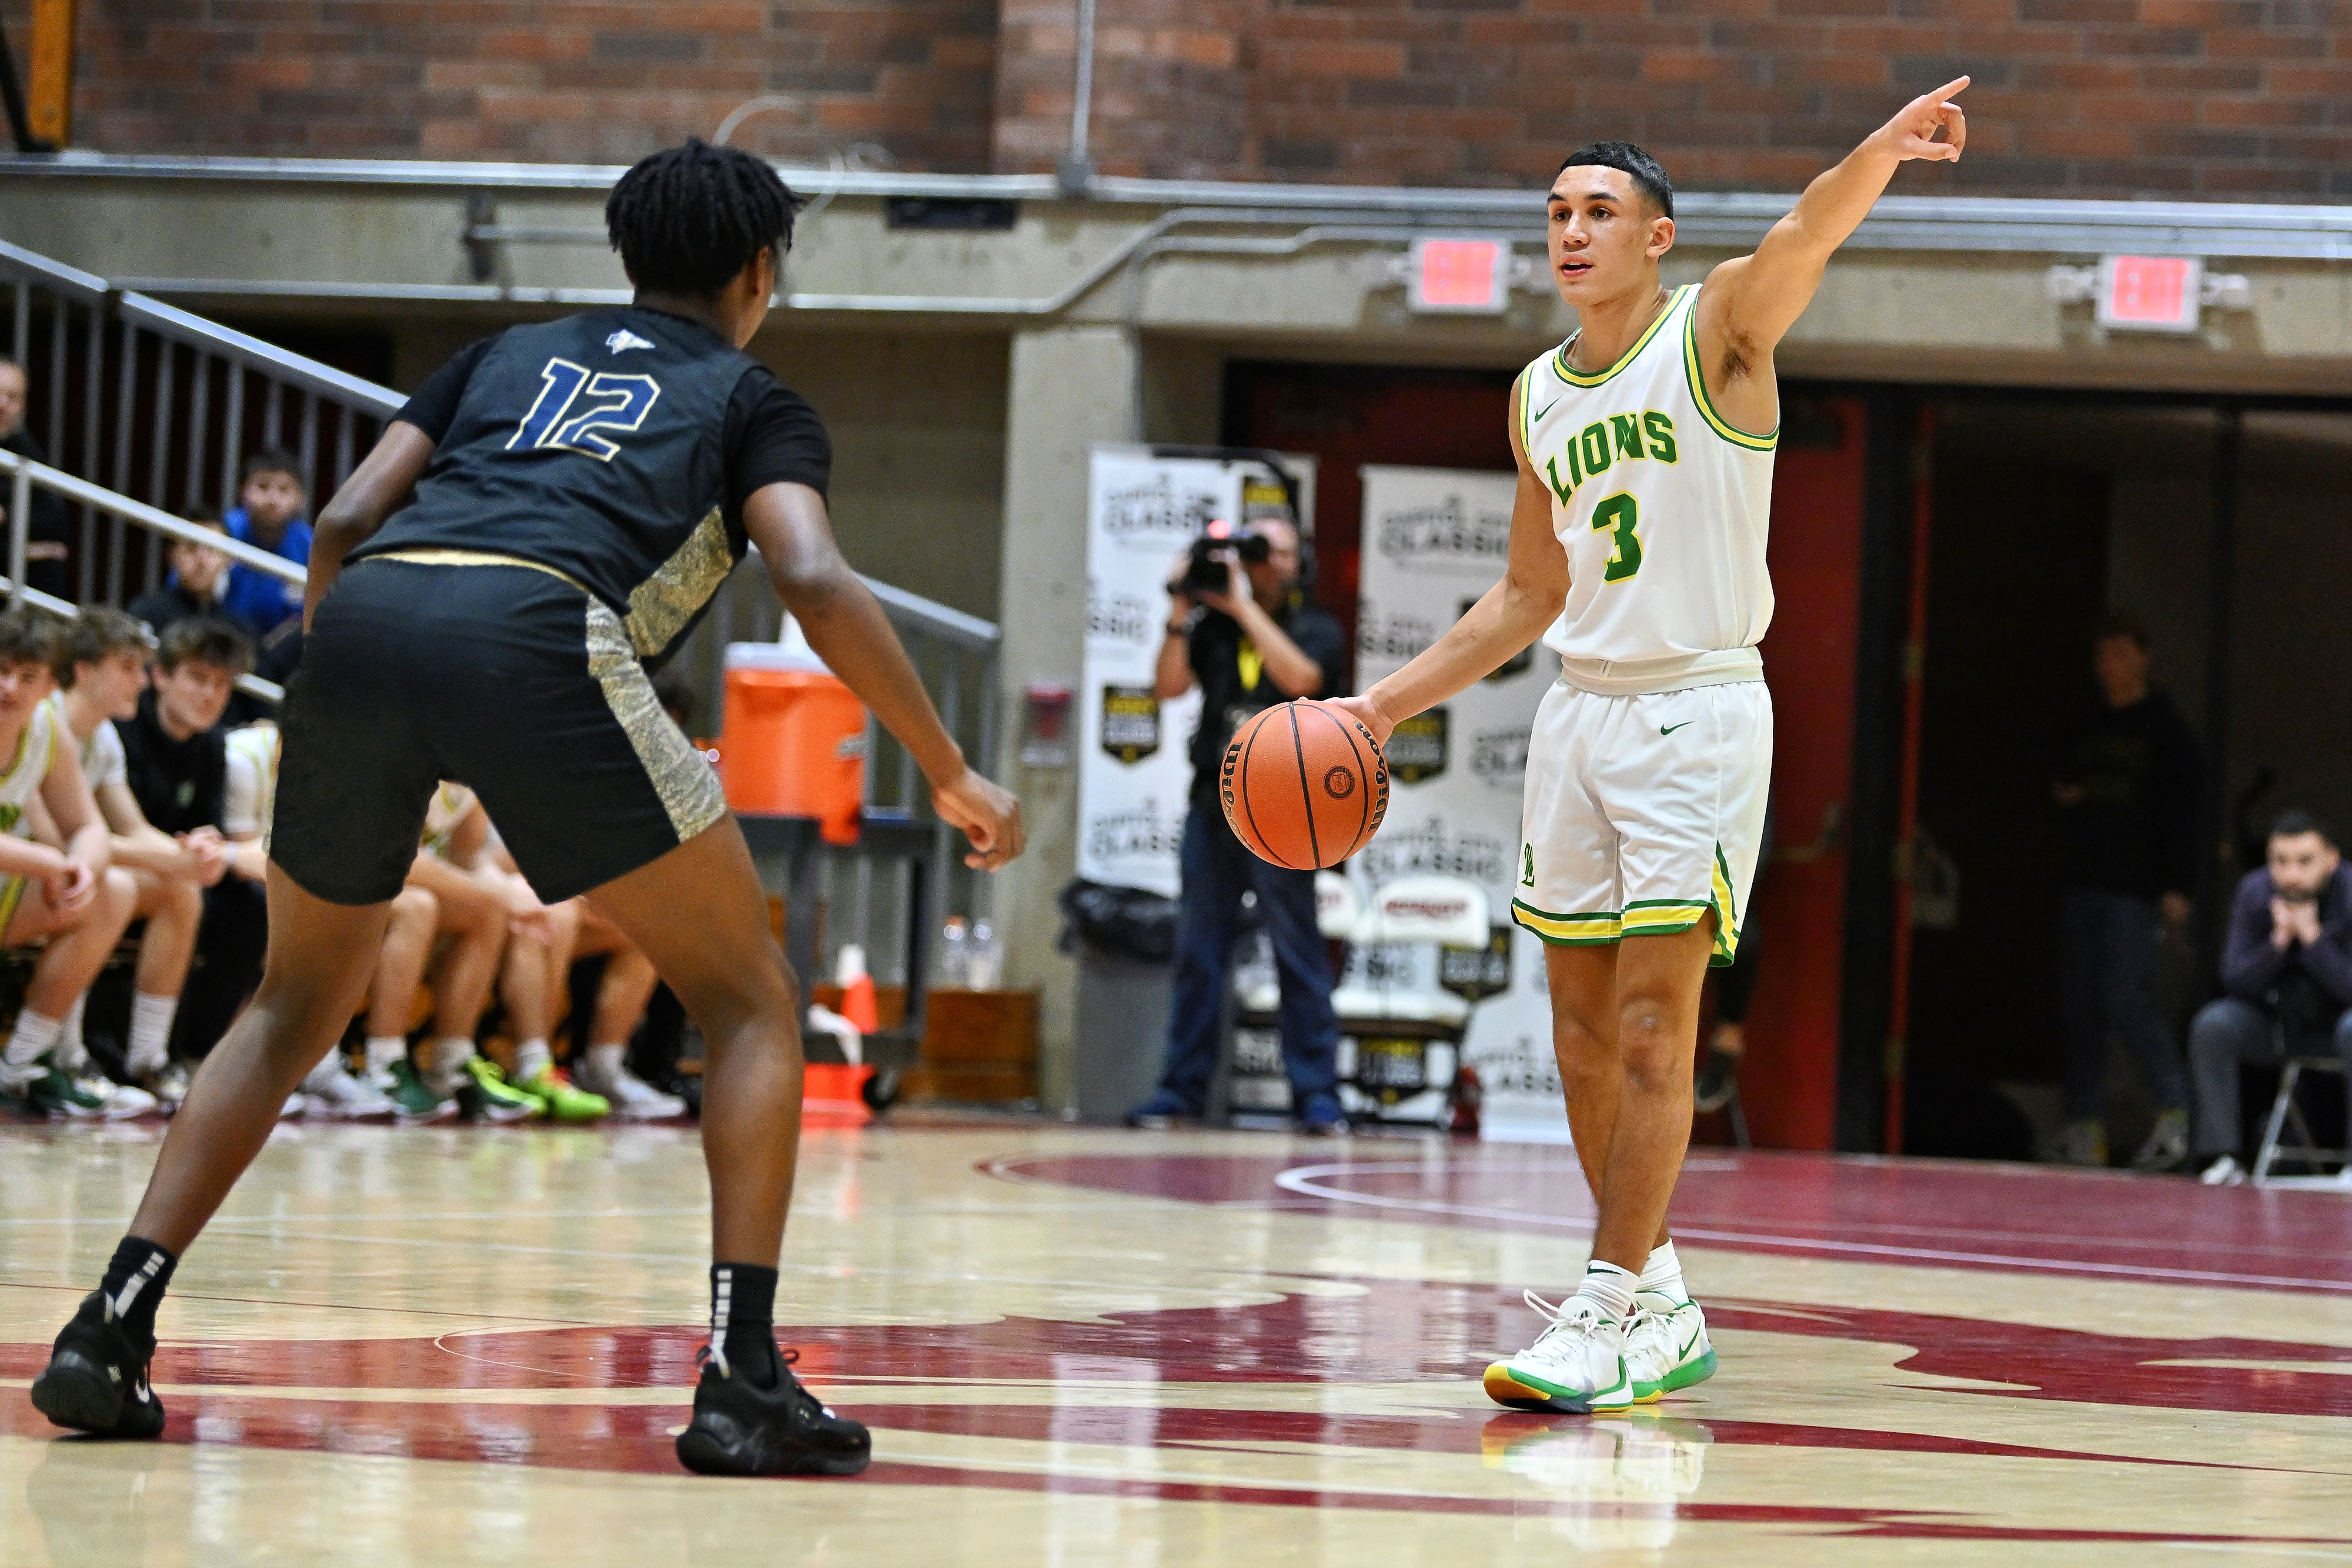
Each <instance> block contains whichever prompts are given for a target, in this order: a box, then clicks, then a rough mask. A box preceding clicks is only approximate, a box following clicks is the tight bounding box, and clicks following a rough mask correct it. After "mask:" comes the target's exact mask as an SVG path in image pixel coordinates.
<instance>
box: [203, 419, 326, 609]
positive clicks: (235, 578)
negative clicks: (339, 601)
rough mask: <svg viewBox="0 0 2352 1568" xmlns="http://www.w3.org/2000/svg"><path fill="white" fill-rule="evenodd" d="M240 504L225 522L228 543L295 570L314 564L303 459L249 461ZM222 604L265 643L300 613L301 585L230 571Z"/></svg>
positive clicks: (269, 455)
mask: <svg viewBox="0 0 2352 1568" xmlns="http://www.w3.org/2000/svg"><path fill="white" fill-rule="evenodd" d="M236 499H237V504H236V506H235V507H231V508H230V509H229V513H228V516H227V517H225V518H223V519H222V521H223V522H225V523H226V525H227V528H228V535H229V538H233V539H236V540H238V541H240V542H241V543H244V544H249V545H252V546H254V547H255V548H256V549H266V550H268V552H269V553H270V554H272V555H275V556H282V557H284V558H285V559H288V560H290V561H292V562H293V563H294V564H295V565H297V566H307V565H309V564H310V524H309V523H308V522H306V521H305V520H304V514H305V513H306V512H308V511H309V510H310V481H309V477H308V476H306V475H305V474H304V473H303V472H302V460H301V459H300V458H299V457H297V456H295V455H294V454H292V453H291V452H281V451H278V450H277V449H275V448H271V449H268V450H266V451H261V452H257V453H255V454H254V455H252V456H250V457H248V458H247V459H246V460H245V479H244V482H243V483H242V484H241V485H240V486H238V488H237V493H236ZM221 603H222V606H223V607H224V608H225V609H226V610H227V611H228V612H229V613H230V614H231V615H233V616H235V617H236V618H237V619H238V620H240V621H242V622H245V623H246V625H247V626H248V627H250V628H251V629H252V631H253V632H254V634H255V635H257V636H261V637H267V636H268V635H269V633H270V632H274V631H276V630H277V629H278V625H279V624H280V623H281V622H287V621H290V620H292V619H294V618H295V617H296V616H298V615H299V614H300V613H301V612H302V584H300V583H299V582H280V581H279V580H278V579H276V578H274V577H270V576H268V575H267V574H265V573H262V572H258V571H256V570H254V569H253V568H251V567H249V566H232V567H231V568H229V576H228V591H227V594H226V597H225V598H223V600H222V601H221Z"/></svg>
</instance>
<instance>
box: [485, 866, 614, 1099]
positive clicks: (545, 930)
mask: <svg viewBox="0 0 2352 1568" xmlns="http://www.w3.org/2000/svg"><path fill="white" fill-rule="evenodd" d="M497 854H498V857H499V860H500V861H501V862H503V863H502V865H501V868H500V869H501V870H503V871H505V872H506V873H508V874H509V875H511V876H513V877H515V878H516V879H517V880H520V878H521V875H522V873H520V871H519V870H516V869H515V865H514V862H513V860H512V858H511V857H509V856H508V855H507V854H506V853H505V846H504V845H499V846H497ZM585 908H586V905H585V904H583V903H582V902H581V901H580V900H579V899H576V898H575V899H571V900H568V901H566V902H565V903H562V904H551V905H550V906H549V907H548V910H547V918H546V920H545V921H544V922H537V921H534V922H531V923H530V925H523V924H520V923H518V924H517V925H515V926H514V928H513V931H512V933H511V935H510V936H509V938H508V941H507V960H506V968H505V971H504V973H503V974H502V975H501V976H500V977H499V999H500V1000H502V1001H504V1002H505V1003H506V1005H507V1027H508V1028H509V1030H512V1031H513V1033H514V1041H515V1064H514V1071H513V1072H511V1073H509V1075H508V1077H507V1082H509V1084H510V1085H512V1086H513V1087H514V1088H516V1089H518V1090H520V1091H521V1092H523V1093H525V1094H528V1095H530V1097H531V1098H532V1099H534V1100H536V1101H538V1102H539V1113H540V1114H541V1115H542V1116H545V1117H547V1118H548V1119H549V1120H551V1121H556V1122H594V1121H598V1120H601V1119H602V1118H604V1116H606V1115H608V1114H610V1113H611V1112H612V1109H613V1106H612V1103H611V1102H610V1101H608V1100H606V1099H605V1098H604V1096H603V1095H601V1094H592V1093H590V1092H587V1091H586V1090H584V1089H578V1088H574V1087H573V1086H572V1080H571V1079H570V1078H568V1077H566V1076H565V1075H564V1072H563V1070H562V1069H561V1068H559V1067H557V1066H556V1065H555V1047H554V1044H553V1036H554V1034H555V1025H556V1019H557V1009H559V1008H561V1007H562V1003H563V1001H564V999H565V998H567V997H569V996H570V994H571V986H570V984H569V982H570V980H571V977H572V950H573V948H574V947H575V946H577V945H578V942H579V939H580V921H581V915H582V912H583V910H584V909H585Z"/></svg>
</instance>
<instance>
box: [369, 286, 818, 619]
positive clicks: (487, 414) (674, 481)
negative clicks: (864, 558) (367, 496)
mask: <svg viewBox="0 0 2352 1568" xmlns="http://www.w3.org/2000/svg"><path fill="white" fill-rule="evenodd" d="M394 417H395V418H397V419H399V420H400V421H402V422H403V423H408V424H413V425H415V427H416V428H417V429H419V430H421V431H423V432H424V433H425V434H427V435H429V436H431V437H432V438H433V440H434V444H435V449H434V453H433V459H432V462H431V464H430V465H428V466H427V467H426V469H425V477H424V478H423V479H421V480H419V481H418V483H417V486H416V496H415V500H413V501H412V502H410V503H409V505H407V506H406V507H403V508H402V509H401V510H400V511H399V512H397V513H395V514H394V516H393V517H391V518H390V519H389V520H388V521H386V522H385V524H384V525H383V528H381V529H379V530H378V531H377V533H376V534H375V536H374V537H373V538H371V539H369V540H368V541H367V543H366V544H364V545H362V547H361V548H359V549H356V550H354V551H352V559H355V560H356V559H364V558H366V557H368V556H372V555H384V554H388V553H390V552H393V551H395V550H398V551H414V550H467V551H478V552H482V553H485V554H492V555H504V556H512V557H514V558H516V559H520V560H527V561H530V562H533V563H535V564H537V565H540V566H544V567H548V568H551V569H552V570H556V571H559V572H561V573H562V574H563V575H564V576H566V577H568V578H570V579H572V580H573V581H574V582H577V583H578V584H580V586H581V587H583V588H584V589H586V590H587V591H589V592H591V593H593V594H594V595H596V597H597V598H599V599H601V600H603V601H604V602H605V603H606V604H607V605H608V606H610V607H611V609H612V610H613V612H614V614H616V615H619V616H620V617H621V618H622V620H623V622H625V625H626V626H627V628H628V632H629V640H630V642H631V643H633V644H634V645H635V648H636V651H637V654H638V657H640V658H641V659H643V660H645V661H646V663H647V664H658V663H659V662H660V661H661V659H662V657H663V656H664V655H665V654H667V653H668V652H670V651H671V650H672V649H674V648H675V647H676V646H677V643H678V641H679V640H680V639H681V638H682V637H683V636H684V635H685V634H686V632H688V630H689V629H690V628H691V627H692V626H693V624H694V622H695V621H696V620H697V619H698V617H699V616H700V615H701V613H702V612H703V611H704V609H705V608H707V607H708V606H709V602H710V599H711V596H712V595H713V594H714V593H716V592H717V591H718V589H719V584H720V583H721V582H723V581H725V580H726V578H727V574H728V572H729V571H730V570H733V568H734V565H735V563H736V562H737V561H739V560H740V559H742V558H743V552H744V549H745V538H744V533H743V517H742V506H743V502H744V500H745V499H746V498H747V497H750V496H751V493H752V492H753V491H754V490H757V489H759V488H760V487H761V486H763V485H773V484H779V483H792V484H801V485H806V486H809V487H811V488H812V489H814V490H815V491H816V492H817V493H818V494H819V495H823V494H824V489H825V483H826V479H827V477H828V476H829V472H830V468H831V463H832V450H831V446H830V444H829V443H828V442H827V439H826V436H825V431H824V423H823V422H822V421H820V420H819V419H818V418H817V415H816V411H815V410H814V409H812V408H810V407H809V405H808V404H807V403H806V402H804V401H803V400H802V399H801V398H800V397H799V396H797V395H796V394H794V393H793V392H788V391H786V390H785V389H784V388H783V387H782V386H780V385H778V384H777V382H776V379H775V378H774V377H773V376H772V375H771V374H770V373H769V372H768V370H767V368H766V367H765V366H763V365H761V363H760V362H759V361H756V360H754V359H752V358H751V356H750V355H748V354H746V353H744V352H742V351H741V350H739V349H737V348H735V347H734V346H733V345H732V344H730V343H729V342H727V341H726V340H723V339H721V338H720V337H719V335H718V334H717V333H716V332H714V331H712V330H711V329H709V328H708V327H705V326H703V325H701V324H700V323H699V322H695V321H689V320H688V319H685V318H684V317H680V316H672V315H668V314H667V313H665V312H662V311H658V310H647V309H644V308H638V307H635V306H632V307H629V308H625V309H618V310H597V311H591V312H589V313H587V314H585V315H580V316H571V317H566V318H565V319H562V320H560V321H549V322H544V323H541V324H536V325H532V326H526V327H512V328H509V329H507V330H506V331H503V332H500V333H499V334H498V335H497V336H495V337H490V338H485V339H483V340H481V341H480V342H478V343H476V344H474V345H472V346H471V347H469V348H467V349H466V350H463V351H461V352H460V353H458V354H457V356H456V357H455V358H453V359H452V360H450V361H449V362H448V363H447V364H445V365H443V366H442V367H441V368H440V369H439V370H437V371H435V372H434V373H433V374H432V375H431V376H429V377H427V378H426V380H425V383H424V384H423V385H422V386H420V387H418V388H417V390H416V392H415V395H414V396H413V397H411V398H410V399H409V401H408V403H407V406H406V407H404V408H403V409H402V410H401V412H400V413H398V414H397V415H395V416H394Z"/></svg>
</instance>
